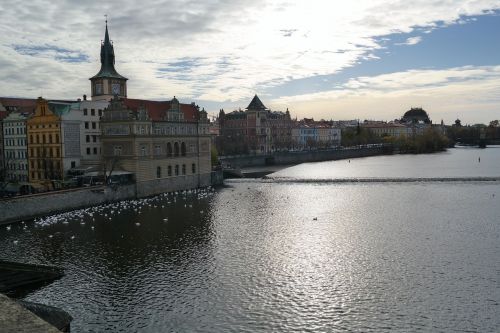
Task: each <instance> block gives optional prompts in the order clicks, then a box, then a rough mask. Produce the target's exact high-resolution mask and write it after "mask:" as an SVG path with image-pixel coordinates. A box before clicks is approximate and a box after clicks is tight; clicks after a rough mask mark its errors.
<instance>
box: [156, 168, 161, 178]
mask: <svg viewBox="0 0 500 333" xmlns="http://www.w3.org/2000/svg"><path fill="white" fill-rule="evenodd" d="M156 178H161V167H156Z"/></svg>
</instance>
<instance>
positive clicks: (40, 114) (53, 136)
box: [26, 97, 64, 187]
mask: <svg viewBox="0 0 500 333" xmlns="http://www.w3.org/2000/svg"><path fill="white" fill-rule="evenodd" d="M26 129H27V130H26V134H27V137H28V171H29V172H28V179H29V182H30V183H35V184H40V185H43V186H45V187H50V184H51V182H52V181H53V180H62V179H63V178H64V171H63V163H62V141H61V119H60V117H59V116H57V115H56V114H54V113H53V112H52V111H51V110H50V108H49V103H48V101H47V100H45V99H43V98H41V97H39V98H38V100H37V105H36V110H35V114H34V115H33V116H32V117H31V118H29V119H28V120H27V124H26Z"/></svg>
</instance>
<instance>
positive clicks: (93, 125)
mask: <svg viewBox="0 0 500 333" xmlns="http://www.w3.org/2000/svg"><path fill="white" fill-rule="evenodd" d="M92 129H96V124H95V122H94V121H93V122H92Z"/></svg>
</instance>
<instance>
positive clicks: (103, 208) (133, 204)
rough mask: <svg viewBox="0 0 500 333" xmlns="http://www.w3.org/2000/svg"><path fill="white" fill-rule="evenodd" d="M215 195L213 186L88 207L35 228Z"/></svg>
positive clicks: (107, 217) (46, 219) (38, 223)
mask: <svg viewBox="0 0 500 333" xmlns="http://www.w3.org/2000/svg"><path fill="white" fill-rule="evenodd" d="M214 193H215V189H214V188H213V187H211V186H209V187H205V188H198V189H192V190H183V191H175V192H166V193H162V194H159V195H156V196H153V197H148V198H142V199H133V200H124V201H119V202H113V203H107V204H102V205H98V206H93V207H88V208H82V209H77V210H73V211H69V212H64V213H60V214H54V215H50V216H44V217H39V218H36V219H35V220H34V225H35V226H40V227H44V226H49V225H53V224H57V223H62V224H69V223H74V222H77V221H78V222H79V223H80V224H81V225H82V226H83V225H85V224H86V223H87V222H89V221H92V222H95V221H96V218H100V219H101V220H102V219H103V220H104V221H109V220H112V219H113V217H116V216H117V215H119V214H121V213H123V212H125V211H131V210H132V211H134V212H135V213H136V214H140V213H141V211H142V210H144V209H149V208H159V207H160V208H166V207H168V206H169V205H170V204H174V203H177V202H178V201H181V200H184V201H185V200H187V199H188V198H193V197H195V198H196V199H198V200H200V199H204V198H208V197H210V196H212V195H213V194H214ZM184 207H185V208H189V209H192V208H193V205H192V204H191V203H185V204H184ZM200 213H202V214H203V213H204V211H203V210H200ZM162 221H163V222H165V223H166V222H168V217H166V216H163V217H162ZM134 224H135V225H136V226H137V227H140V226H141V223H139V222H135V223H134ZM21 225H22V228H23V229H24V230H26V229H27V228H28V226H27V225H26V223H25V222H24V221H22V222H21ZM5 228H6V230H7V231H10V230H11V228H12V226H11V225H7V226H6V227H5ZM90 229H91V230H94V229H95V227H94V226H93V225H92V226H91V227H90ZM48 237H49V238H52V237H53V235H49V236H48ZM75 238H76V237H75V235H72V236H71V237H70V239H72V240H73V239H75ZM13 242H14V244H15V245H17V244H18V243H19V241H18V240H14V241H13Z"/></svg>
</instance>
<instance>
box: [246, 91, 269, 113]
mask: <svg viewBox="0 0 500 333" xmlns="http://www.w3.org/2000/svg"><path fill="white" fill-rule="evenodd" d="M247 110H256V111H257V110H267V108H266V106H265V105H264V104H263V103H262V101H261V100H260V99H259V97H258V96H257V94H255V96H254V97H253V99H252V101H251V102H250V104H248V106H247Z"/></svg>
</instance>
